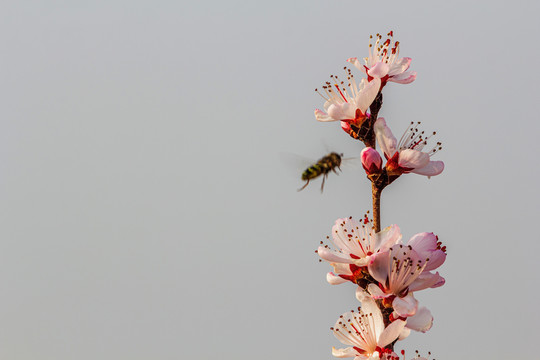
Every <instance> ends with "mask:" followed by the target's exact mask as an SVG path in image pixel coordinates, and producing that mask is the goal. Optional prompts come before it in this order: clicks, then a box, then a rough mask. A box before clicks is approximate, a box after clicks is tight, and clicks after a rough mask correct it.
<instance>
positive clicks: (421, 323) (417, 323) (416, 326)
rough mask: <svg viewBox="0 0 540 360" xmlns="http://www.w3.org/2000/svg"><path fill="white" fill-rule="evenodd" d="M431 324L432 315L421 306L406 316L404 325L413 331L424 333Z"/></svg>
mask: <svg viewBox="0 0 540 360" xmlns="http://www.w3.org/2000/svg"><path fill="white" fill-rule="evenodd" d="M431 326H433V316H432V315H431V312H430V311H429V310H428V309H427V308H425V307H421V308H420V309H418V311H417V312H416V314H414V316H411V317H409V318H407V325H406V327H407V328H409V329H412V330H414V331H420V332H423V333H425V332H426V331H428V330H429V329H431Z"/></svg>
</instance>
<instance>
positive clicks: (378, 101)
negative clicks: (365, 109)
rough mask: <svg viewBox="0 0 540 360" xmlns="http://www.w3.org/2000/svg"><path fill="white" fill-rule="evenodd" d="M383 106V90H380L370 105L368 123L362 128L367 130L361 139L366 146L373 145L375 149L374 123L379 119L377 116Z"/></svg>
mask: <svg viewBox="0 0 540 360" xmlns="http://www.w3.org/2000/svg"><path fill="white" fill-rule="evenodd" d="M381 106H382V92H380V91H379V93H378V94H377V96H376V97H375V100H373V102H372V103H371V105H370V106H369V113H370V115H369V118H368V119H367V120H366V121H367V123H366V124H364V125H363V128H364V129H362V130H364V131H365V129H367V131H365V133H363V134H364V135H363V136H362V138H361V140H362V141H363V142H364V145H366V147H372V148H374V149H375V132H374V129H373V125H374V124H375V121H377V116H378V115H379V110H381ZM358 130H360V129H358Z"/></svg>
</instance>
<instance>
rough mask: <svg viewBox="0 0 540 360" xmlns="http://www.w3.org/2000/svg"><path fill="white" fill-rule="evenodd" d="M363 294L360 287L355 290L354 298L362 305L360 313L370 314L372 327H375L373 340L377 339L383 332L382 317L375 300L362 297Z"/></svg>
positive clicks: (369, 297)
mask: <svg viewBox="0 0 540 360" xmlns="http://www.w3.org/2000/svg"><path fill="white" fill-rule="evenodd" d="M358 290H361V291H362V292H359V291H358ZM364 294H366V295H367V293H366V292H365V291H363V290H362V289H361V288H360V287H358V288H357V289H356V298H357V299H358V300H359V301H360V302H361V303H362V312H363V313H364V314H371V318H372V319H373V325H374V327H375V329H374V330H375V338H378V337H379V335H381V333H382V332H383V330H384V320H383V316H382V313H381V310H380V309H379V307H378V306H377V303H376V302H375V300H373V298H372V297H371V296H369V295H368V296H364Z"/></svg>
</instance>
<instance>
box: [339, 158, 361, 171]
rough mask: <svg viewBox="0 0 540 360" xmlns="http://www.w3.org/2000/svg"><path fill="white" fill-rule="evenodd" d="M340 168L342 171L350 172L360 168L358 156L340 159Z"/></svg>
mask: <svg viewBox="0 0 540 360" xmlns="http://www.w3.org/2000/svg"><path fill="white" fill-rule="evenodd" d="M340 167H341V168H342V169H351V170H352V169H360V168H362V160H361V159H360V156H358V157H348V158H342V159H341V165H340Z"/></svg>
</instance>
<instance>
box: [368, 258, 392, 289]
mask: <svg viewBox="0 0 540 360" xmlns="http://www.w3.org/2000/svg"><path fill="white" fill-rule="evenodd" d="M389 255H390V253H389V252H387V251H385V252H380V253H377V254H375V255H373V256H372V257H371V261H370V263H369V265H368V270H369V273H370V274H371V276H373V278H374V279H375V280H377V281H378V282H380V283H382V284H385V283H386V280H387V278H388V271H389V270H390V256H389Z"/></svg>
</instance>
